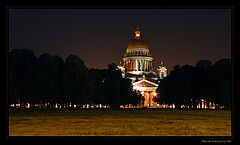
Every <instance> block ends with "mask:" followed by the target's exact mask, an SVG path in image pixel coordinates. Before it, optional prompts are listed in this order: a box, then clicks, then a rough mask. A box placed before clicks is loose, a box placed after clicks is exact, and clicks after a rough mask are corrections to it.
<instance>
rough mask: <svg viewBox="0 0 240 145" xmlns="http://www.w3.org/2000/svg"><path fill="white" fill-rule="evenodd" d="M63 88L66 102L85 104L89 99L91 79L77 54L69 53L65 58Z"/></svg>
mask: <svg viewBox="0 0 240 145" xmlns="http://www.w3.org/2000/svg"><path fill="white" fill-rule="evenodd" d="M64 88H65V95H66V96H65V97H66V100H65V101H66V102H72V103H76V104H85V103H89V102H90V101H91V97H92V95H93V89H94V88H93V80H92V78H91V76H90V75H89V73H88V69H87V67H86V66H85V64H84V62H83V61H82V60H81V59H80V58H79V57H78V56H75V55H70V56H68V57H67V58H66V60H65V67H64Z"/></svg>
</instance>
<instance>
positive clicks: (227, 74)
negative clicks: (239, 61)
mask: <svg viewBox="0 0 240 145" xmlns="http://www.w3.org/2000/svg"><path fill="white" fill-rule="evenodd" d="M211 72H212V74H213V75H212V76H213V81H214V82H215V83H214V85H213V94H214V100H215V102H216V104H219V105H221V106H226V108H227V109H230V108H231V98H232V66H231V60H230V59H221V60H219V61H217V62H216V63H215V64H214V65H213V66H212V67H211Z"/></svg>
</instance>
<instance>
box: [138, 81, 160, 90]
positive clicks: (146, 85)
mask: <svg viewBox="0 0 240 145" xmlns="http://www.w3.org/2000/svg"><path fill="white" fill-rule="evenodd" d="M157 87H158V84H156V83H153V82H151V81H148V80H146V79H143V80H141V81H137V82H134V83H133V89H135V90H139V91H155V90H156V89H157Z"/></svg>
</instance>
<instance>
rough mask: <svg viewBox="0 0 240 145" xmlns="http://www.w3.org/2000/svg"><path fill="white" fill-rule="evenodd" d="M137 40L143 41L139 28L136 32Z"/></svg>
mask: <svg viewBox="0 0 240 145" xmlns="http://www.w3.org/2000/svg"><path fill="white" fill-rule="evenodd" d="M135 38H136V39H141V34H140V30H139V27H138V26H137V29H136V31H135Z"/></svg>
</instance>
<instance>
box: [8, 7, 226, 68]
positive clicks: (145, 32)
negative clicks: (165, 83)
mask: <svg viewBox="0 0 240 145" xmlns="http://www.w3.org/2000/svg"><path fill="white" fill-rule="evenodd" d="M137 26H140V30H141V36H142V38H143V40H144V41H145V42H146V43H147V44H148V46H149V48H150V52H151V53H152V57H153V67H154V71H156V68H157V66H158V65H160V61H161V60H163V62H164V63H165V64H166V65H167V68H168V71H171V70H172V69H173V66H174V65H176V64H179V65H180V66H182V65H185V64H189V65H194V66H195V65H196V63H197V61H198V60H200V59H207V60H210V61H211V62H212V64H214V63H215V62H216V61H218V60H219V59H222V58H230V57H231V9H9V51H11V50H12V49H13V48H28V49H30V50H32V51H33V52H34V53H35V55H36V56H37V57H38V56H39V55H40V54H42V53H45V52H47V53H51V54H54V55H59V56H60V57H62V58H63V59H65V58H66V57H67V56H69V55H70V54H74V55H77V56H79V57H80V58H81V59H83V61H84V62H85V64H86V66H87V67H88V68H100V69H102V68H107V65H108V64H110V63H112V62H113V63H116V64H119V61H120V59H121V58H122V57H123V54H124V53H125V50H126V46H127V44H128V42H129V41H130V40H131V39H132V38H133V34H134V30H135V29H136V27H137Z"/></svg>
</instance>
